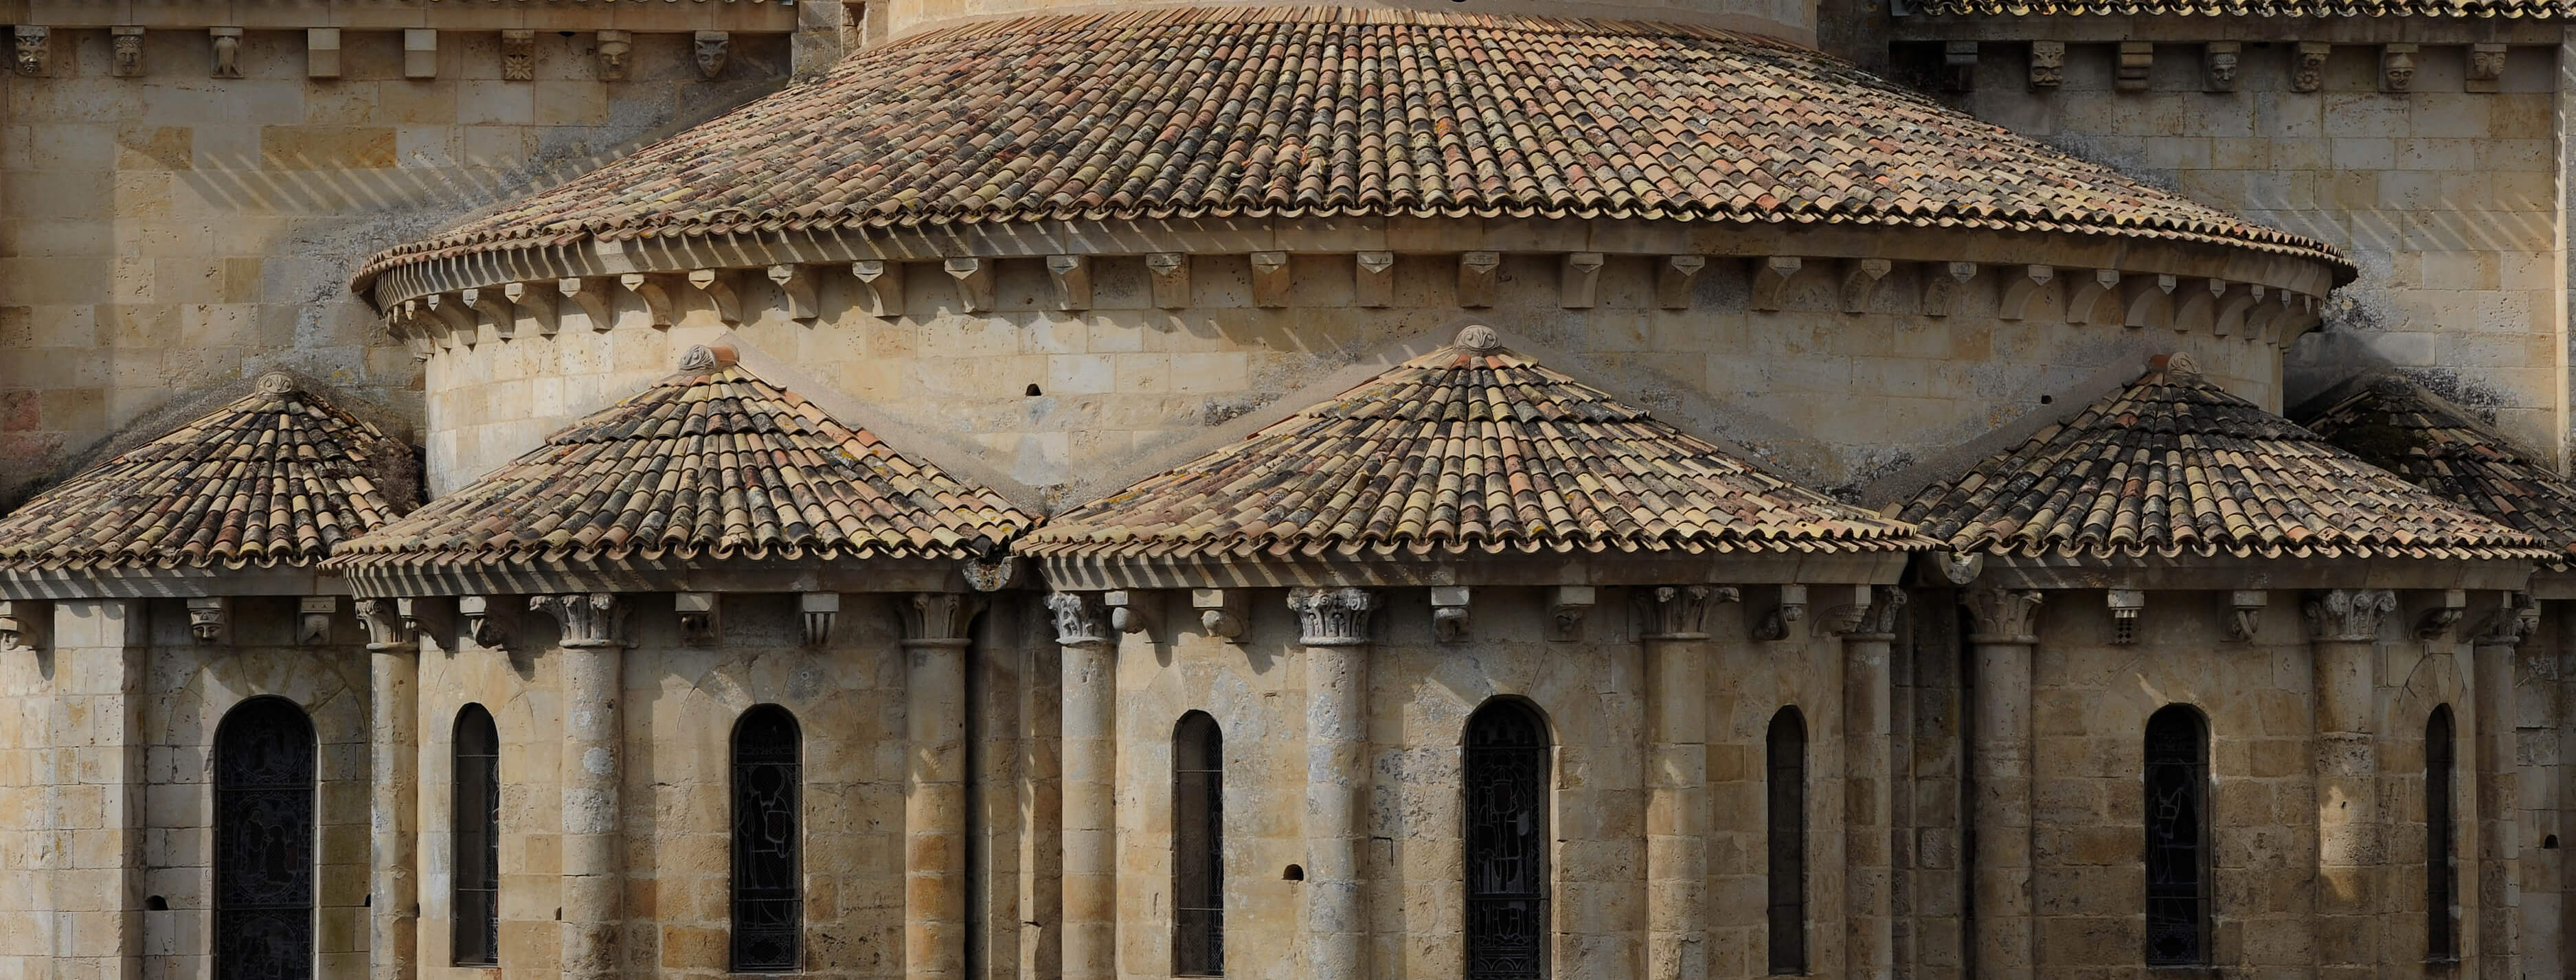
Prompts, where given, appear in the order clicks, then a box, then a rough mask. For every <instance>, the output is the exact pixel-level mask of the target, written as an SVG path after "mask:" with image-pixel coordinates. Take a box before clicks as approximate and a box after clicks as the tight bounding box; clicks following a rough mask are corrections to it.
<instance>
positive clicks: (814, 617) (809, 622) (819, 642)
mask: <svg viewBox="0 0 2576 980" xmlns="http://www.w3.org/2000/svg"><path fill="white" fill-rule="evenodd" d="M796 611H797V612H798V613H800V614H802V615H803V616H804V619H805V646H806V648H807V649H812V650H820V649H822V648H823V646H824V644H827V643H830V642H832V621H833V620H835V619H839V618H840V616H841V594H840V593H838V592H806V593H801V594H799V595H797V597H796Z"/></svg>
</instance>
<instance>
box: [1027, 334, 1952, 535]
mask: <svg viewBox="0 0 2576 980" xmlns="http://www.w3.org/2000/svg"><path fill="white" fill-rule="evenodd" d="M1493 336H1494V335H1493V332H1492V331H1491V330H1488V329H1486V328H1483V327H1470V328H1468V330H1467V331H1466V332H1465V333H1463V334H1462V335H1461V337H1460V342H1459V344H1457V345H1454V346H1450V347H1444V348H1441V349H1440V350H1437V351H1434V352H1432V353H1429V354H1426V355H1423V356H1421V357H1418V358H1414V359H1413V360H1410V361H1406V362H1404V363H1403V364H1401V365H1398V366H1396V367H1395V368H1392V369H1390V370H1388V371H1387V372H1386V373H1384V374H1381V375H1379V376H1377V377H1376V378H1375V379H1372V380H1370V381H1368V382H1366V383H1364V384H1361V385H1360V386H1358V387H1356V388H1353V389H1351V390H1350V391H1349V392H1347V393H1345V394H1343V395H1342V396H1341V397H1339V398H1335V399H1333V400H1331V401H1327V402H1323V403H1321V404H1317V405H1315V406H1312V407H1310V408H1307V409H1305V410H1303V411H1300V412H1298V413H1296V414H1295V415H1293V416H1290V417H1289V418H1287V419H1284V420H1282V421H1279V422H1277V423H1274V424H1272V425H1270V426H1267V427H1265V428H1263V429H1261V430H1260V431H1258V432H1256V433H1254V434H1252V435H1251V436H1249V437H1247V438H1245V439H1244V440H1243V441H1242V442H1239V443H1236V444H1234V445H1230V446H1227V447H1225V448H1223V449H1220V450H1218V451H1216V452H1213V453H1209V454H1208V455H1206V456H1202V457H1200V458H1198V459H1195V460H1192V461H1190V462H1188V463H1185V464H1182V465H1181V466H1179V467H1178V468H1175V469H1173V470H1172V471H1170V472H1168V473H1164V474H1162V475H1160V476H1156V477H1153V478H1151V479H1147V480H1145V481H1143V482H1141V483H1138V484H1136V485H1135V486H1133V487H1130V488H1128V489H1126V490H1124V491H1121V492H1119V493H1117V494H1113V495H1111V496H1109V497H1105V498H1103V499H1100V500H1096V501H1092V502H1090V503H1086V504H1082V505H1080V506H1077V507H1074V508H1072V509H1070V510H1068V511H1065V512H1064V513H1063V514H1060V515H1058V516H1057V517H1056V518H1054V519H1053V520H1051V521H1050V522H1048V524H1047V525H1046V526H1045V527H1042V528H1039V529H1038V530H1037V531H1035V532H1032V533H1031V534H1030V535H1029V536H1028V537H1026V538H1023V539H1021V542H1020V544H1019V546H1018V547H1017V549H1016V550H1017V551H1019V552H1020V553H1021V554H1026V555H1034V556H1039V557H1144V558H1156V557H1195V556H1208V555H1217V556H1237V557H1255V556H1280V557H1385V556H1400V555H1407V554H1426V553H1444V554H1446V553H1486V554H1513V553H1564V552H1604V551H1609V552H1666V553H1680V554H1689V553H1711V552H1788V553H1798V552H1825V551H1844V552H1848V551H1894V550H1903V549H1908V548H1913V547H1917V546H1918V541H1917V539H1916V538H1915V536H1914V533H1913V529H1912V528H1910V527H1907V526H1906V525H1903V524H1898V523H1896V522H1893V521H1888V520H1883V519H1881V518H1879V517H1878V516H1877V515H1875V514H1872V513H1870V512H1868V511H1866V510H1862V509H1860V508H1857V507H1852V506H1849V505H1846V504H1842V503H1838V502H1836V501H1834V500H1833V499H1831V498H1829V497H1826V496H1825V495H1823V494H1820V493H1817V492H1815V491H1813V490H1809V489H1807V488H1805V487H1801V486H1798V485H1796V484H1793V483H1790V482H1789V481H1787V480H1783V479H1781V478H1779V477H1777V476H1773V475H1771V474H1770V473H1767V472H1764V471H1763V470H1762V469H1760V468H1758V467H1756V466H1754V465H1752V464H1750V463H1747V462H1745V461H1743V460H1740V459H1736V458H1734V457H1732V456H1730V455H1728V454H1727V453H1726V452H1724V451H1723V450H1720V449H1719V448H1717V447H1716V446H1714V445H1711V444H1710V443H1708V442H1706V441H1703V440H1701V439H1698V438H1695V437H1693V436H1691V435H1689V434H1687V433H1684V432H1682V431H1681V430H1679V429H1676V428H1674V427H1672V426H1671V425H1668V424H1666V423H1664V422H1662V421H1659V420H1657V419H1655V418H1654V417H1653V416H1651V415H1649V414H1647V413H1646V412H1645V411H1644V410H1642V409H1638V408H1634V407H1631V406H1628V405H1626V404H1622V403H1621V402H1619V401H1618V400H1617V399H1614V398H1612V397H1611V396H1609V395H1607V394H1604V393H1603V392H1601V391H1600V390H1599V389H1596V388H1592V387H1590V386H1587V385H1584V384H1582V383H1580V382H1577V381H1575V380H1573V379H1571V378H1568V377H1566V376H1565V375H1563V374H1559V373H1557V372H1555V371H1551V370H1549V369H1547V368H1545V367H1542V366H1540V365H1538V364H1535V363H1532V362H1531V361H1529V360H1528V359H1526V358H1523V357H1521V356H1520V355H1518V354H1515V353H1513V352H1511V351H1510V350H1508V349H1504V348H1501V347H1499V346H1495V344H1494V340H1493Z"/></svg>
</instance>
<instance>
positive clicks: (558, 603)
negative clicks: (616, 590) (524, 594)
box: [528, 592, 633, 650]
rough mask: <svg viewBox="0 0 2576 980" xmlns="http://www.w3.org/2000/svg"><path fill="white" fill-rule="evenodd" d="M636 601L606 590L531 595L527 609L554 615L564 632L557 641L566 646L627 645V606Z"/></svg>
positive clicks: (574, 647)
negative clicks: (629, 600)
mask: <svg viewBox="0 0 2576 980" xmlns="http://www.w3.org/2000/svg"><path fill="white" fill-rule="evenodd" d="M631 605H633V604H632V603H630V602H627V601H626V600H625V599H622V598H619V597H618V596H616V595H613V594H610V593H606V592H576V593H573V594H571V595H536V596H529V597H528V611H529V612H541V613H545V614H546V615H548V616H552V617H554V620H555V625H556V626H557V627H560V628H561V631H562V635H561V637H560V638H558V639H557V640H556V641H555V645H556V646H558V647H562V648H563V649H566V650H581V649H589V648H596V647H622V646H625V645H626V610H627V608H628V607H629V606H631Z"/></svg>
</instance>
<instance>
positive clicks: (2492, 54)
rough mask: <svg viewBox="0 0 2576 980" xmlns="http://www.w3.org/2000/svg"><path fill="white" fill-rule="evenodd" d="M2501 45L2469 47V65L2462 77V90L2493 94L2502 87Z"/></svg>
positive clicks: (2503, 52) (2473, 45)
mask: <svg viewBox="0 0 2576 980" xmlns="http://www.w3.org/2000/svg"><path fill="white" fill-rule="evenodd" d="M2505 50H2506V48H2505V46H2504V45H2503V44H2472V45H2469V63H2468V65H2467V68H2466V70H2465V72H2464V74H2463V76H2462V89H2463V90H2464V91H2469V92H2494V91H2498V90H2500V89H2501V88H2502V87H2503V85H2504V55H2505Z"/></svg>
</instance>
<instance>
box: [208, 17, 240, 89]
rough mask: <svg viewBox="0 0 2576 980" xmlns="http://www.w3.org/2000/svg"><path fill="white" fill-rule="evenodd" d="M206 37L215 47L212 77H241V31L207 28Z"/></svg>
mask: <svg viewBox="0 0 2576 980" xmlns="http://www.w3.org/2000/svg"><path fill="white" fill-rule="evenodd" d="M206 36H207V38H208V39H209V40H211V41H213V42H214V47H215V70H214V77H216V78H240V77H242V69H241V44H242V29H241V28H238V27H209V28H207V29H206Z"/></svg>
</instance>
